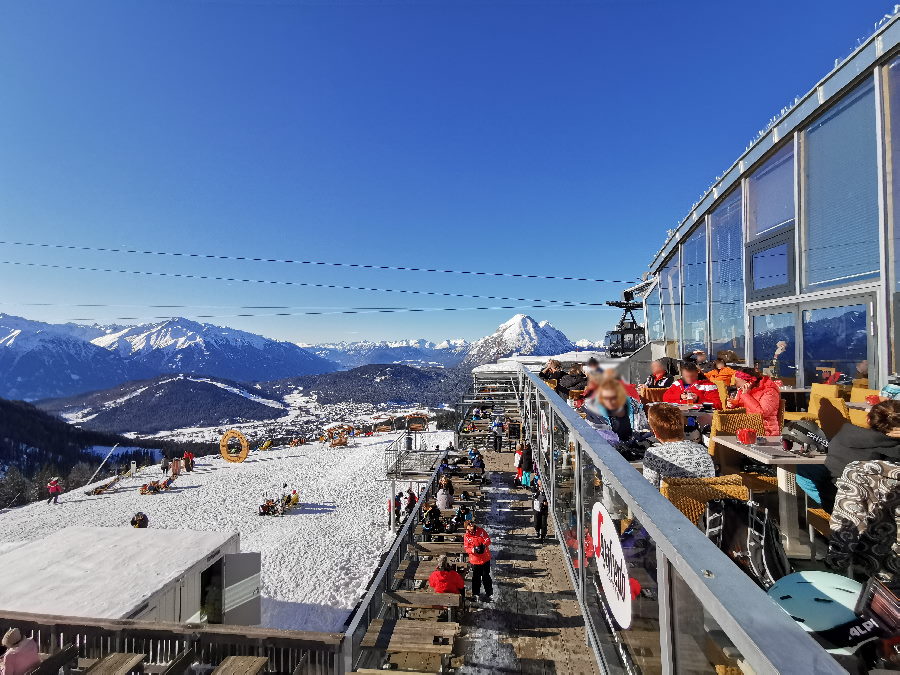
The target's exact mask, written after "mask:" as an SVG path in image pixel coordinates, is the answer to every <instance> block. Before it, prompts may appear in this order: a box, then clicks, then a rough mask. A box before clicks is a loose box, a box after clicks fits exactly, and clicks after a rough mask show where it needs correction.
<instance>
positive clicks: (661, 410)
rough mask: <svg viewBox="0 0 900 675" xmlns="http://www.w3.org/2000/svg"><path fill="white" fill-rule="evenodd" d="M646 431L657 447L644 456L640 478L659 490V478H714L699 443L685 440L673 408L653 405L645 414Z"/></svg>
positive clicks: (677, 411)
mask: <svg viewBox="0 0 900 675" xmlns="http://www.w3.org/2000/svg"><path fill="white" fill-rule="evenodd" d="M647 418H648V421H649V423H650V431H652V432H653V435H654V436H656V439H657V440H658V441H659V442H660V445H654V446H652V447H650V448H648V449H647V452H646V453H645V454H644V478H646V479H647V480H648V481H650V482H651V483H653V485H654V487H656V488H657V489H658V488H659V484H660V482H661V481H662V479H663V478H712V477H713V476H715V475H716V468H715V466H714V465H713V461H712V457H710V454H709V451H708V450H707V449H706V448H704V447H703V446H702V445H700V444H699V443H694V442H693V441H688V440H685V438H684V420H683V419H682V416H681V411H680V410H679V409H678V408H676V407H675V406H673V405H668V404H666V403H657V404H656V405H653V406H650V409H649V410H648V411H647Z"/></svg>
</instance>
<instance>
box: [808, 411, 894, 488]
mask: <svg viewBox="0 0 900 675" xmlns="http://www.w3.org/2000/svg"><path fill="white" fill-rule="evenodd" d="M869 459H883V460H887V461H888V462H900V438H891V437H890V436H885V435H884V434H883V433H881V432H880V431H875V430H874V429H866V428H864V427H858V426H856V425H855V424H845V425H844V426H842V427H841V430H840V431H838V432H837V433H836V434H835V436H834V438H832V439H831V442H830V443H829V444H828V455H827V456H826V457H825V468H826V469H828V471H829V473H831V479H832V480H837V479H838V478H840V477H841V474H842V473H844V468H845V467H846V466H847V465H848V464H849V463H850V462H856V461H865V460H869Z"/></svg>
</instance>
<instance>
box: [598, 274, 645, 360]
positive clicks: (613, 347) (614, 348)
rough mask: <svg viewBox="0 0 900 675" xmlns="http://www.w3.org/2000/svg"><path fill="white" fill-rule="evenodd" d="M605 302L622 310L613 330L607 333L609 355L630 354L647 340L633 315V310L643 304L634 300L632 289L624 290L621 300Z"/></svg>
mask: <svg viewBox="0 0 900 675" xmlns="http://www.w3.org/2000/svg"><path fill="white" fill-rule="evenodd" d="M606 304H607V305H609V306H610V307H618V308H619V309H621V310H622V316H621V317H620V318H619V323H618V324H616V328H615V330H611V331H610V332H609V333H607V337H608V338H609V355H610V356H611V357H613V358H622V357H624V356H630V355H631V354H633V353H634V352H636V351H637V350H638V349H640V348H641V347H643V346H644V343H645V342H646V340H647V337H646V334H645V332H644V327H643V326H642V325H641V324H640V323H639V322H638V320H637V319H636V318H635V316H634V310H636V309H641V308H642V307H643V306H644V305H643V303H641V302H635V301H634V292H633V291H625V292H624V293H623V294H622V299H621V300H607V301H606Z"/></svg>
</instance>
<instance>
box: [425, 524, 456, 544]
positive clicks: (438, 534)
mask: <svg viewBox="0 0 900 675" xmlns="http://www.w3.org/2000/svg"><path fill="white" fill-rule="evenodd" d="M415 533H416V534H419V535H421V534H425V530H424V529H423V528H422V526H421V525H416V530H415ZM465 533H466V532H465V530H464V529H463V528H459V529H458V530H457V531H456V532H432V533H431V536H432V537H459V539H460V541H462V537H463V535H464V534H465Z"/></svg>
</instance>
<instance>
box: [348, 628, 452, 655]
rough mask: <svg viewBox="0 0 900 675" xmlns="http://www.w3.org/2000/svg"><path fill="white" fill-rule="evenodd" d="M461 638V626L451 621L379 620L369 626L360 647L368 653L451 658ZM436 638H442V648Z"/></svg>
mask: <svg viewBox="0 0 900 675" xmlns="http://www.w3.org/2000/svg"><path fill="white" fill-rule="evenodd" d="M458 634H459V624H458V623H456V622H451V621H417V620H414V619H399V620H393V621H391V620H387V621H386V620H384V619H375V620H373V621H372V623H371V624H369V629H368V630H367V631H366V634H365V636H364V637H363V639H362V642H361V643H360V646H361V647H362V648H364V649H383V650H384V651H386V652H388V653H396V652H418V653H422V654H450V653H452V652H453V642H454V638H455V637H456V636H457V635H458ZM435 638H440V640H439V643H440V644H435ZM445 641H446V644H444V642H445Z"/></svg>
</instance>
